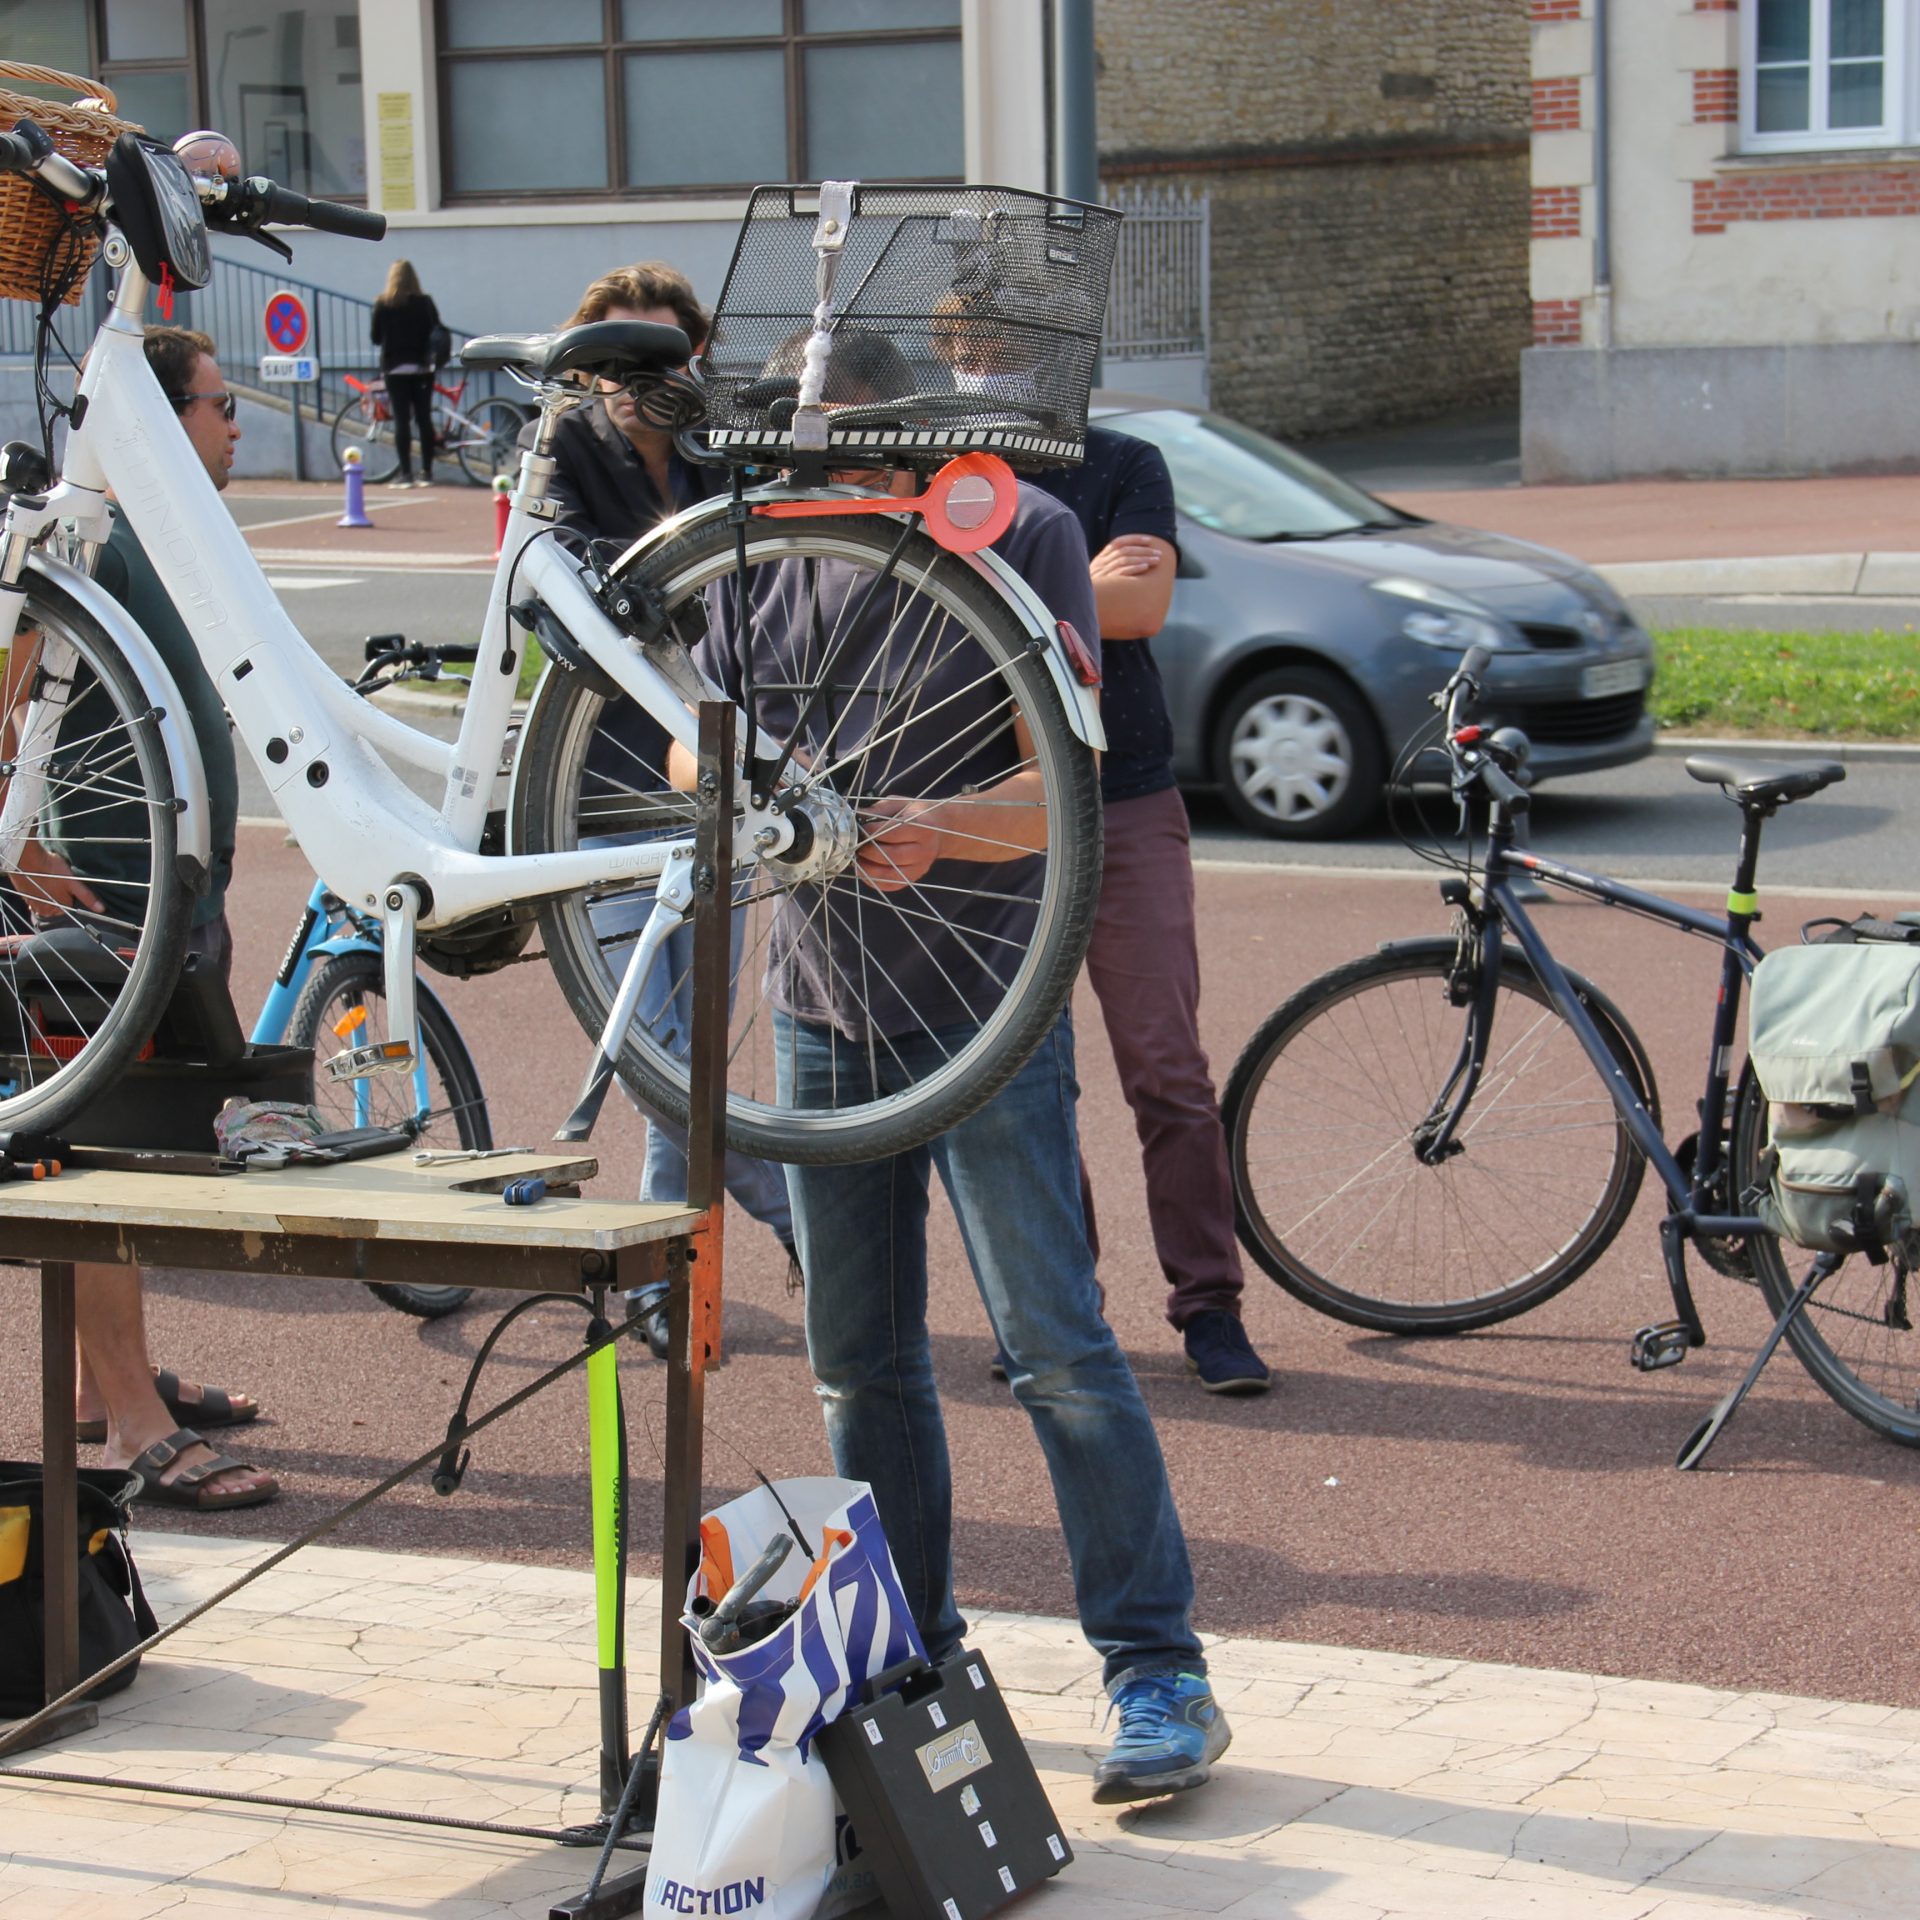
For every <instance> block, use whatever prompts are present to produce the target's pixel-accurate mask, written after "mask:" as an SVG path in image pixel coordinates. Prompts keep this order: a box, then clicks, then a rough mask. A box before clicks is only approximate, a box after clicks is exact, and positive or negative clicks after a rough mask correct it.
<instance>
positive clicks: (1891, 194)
mask: <svg viewBox="0 0 1920 1920" xmlns="http://www.w3.org/2000/svg"><path fill="white" fill-rule="evenodd" d="M1916 213H1920V168H1915V167H1911V166H1906V167H1899V166H1862V167H1836V168H1832V169H1827V168H1807V169H1804V170H1802V169H1795V170H1793V171H1791V172H1788V171H1785V170H1782V169H1778V168H1773V167H1767V168H1756V169H1755V170H1754V171H1753V172H1751V173H1729V174H1722V175H1720V176H1719V177H1717V178H1715V179H1712V180H1696V181H1695V182H1694V183H1693V230H1694V232H1695V233H1724V232H1726V230H1727V228H1728V226H1729V225H1730V224H1731V223H1732V222H1734V221H1736V220H1859V219H1867V218H1872V217H1875V216H1879V217H1888V216H1898V215H1902V214H1916Z"/></svg>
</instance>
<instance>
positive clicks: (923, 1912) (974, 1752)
mask: <svg viewBox="0 0 1920 1920" xmlns="http://www.w3.org/2000/svg"><path fill="white" fill-rule="evenodd" d="M866 1692H867V1694H868V1696H869V1697H868V1698H867V1700H866V1701H865V1703H864V1704H862V1705H859V1706H856V1707H852V1708H850V1709H848V1711H847V1712H846V1713H844V1714H842V1715H841V1716H840V1718H839V1719H837V1720H835V1721H833V1722H832V1723H831V1724H830V1725H829V1726H828V1727H826V1728H825V1729H824V1730H823V1731H822V1733H821V1734H820V1737H819V1746H820V1754H821V1757H822V1758H823V1759H824V1760H825V1761H826V1763H827V1772H828V1774H829V1775H831V1777H832V1779H833V1784H834V1787H835V1789H836V1790H837V1791H838V1793H839V1795H840V1800H841V1804H842V1805H843V1806H844V1807H845V1808H846V1810H847V1816H848V1818H849V1820H850V1821H851V1823H852V1827H853V1831H854V1834H855V1836H856V1837H857V1838H858V1840H859V1843H860V1850H861V1858H862V1863H863V1864H870V1865H871V1866H872V1868H873V1872H874V1877H875V1879H876V1880H877V1881H878V1882H879V1886H880V1891H881V1892H882V1893H883V1894H884V1895H885V1896H886V1902H887V1910H888V1912H889V1913H890V1914H891V1915H892V1920H980V1916H981V1915H983V1914H989V1913H993V1912H995V1911H996V1910H997V1909H999V1908H1001V1907H1004V1906H1005V1905H1006V1904H1007V1902H1008V1901H1009V1900H1012V1899H1014V1898H1016V1897H1017V1896H1018V1895H1020V1894H1023V1893H1026V1892H1029V1891H1030V1890H1031V1889H1032V1888H1034V1887H1037V1886H1038V1885H1039V1884H1040V1883H1041V1881H1043V1880H1047V1879H1050V1878H1051V1877H1052V1876H1053V1875H1054V1874H1056V1873H1058V1872H1059V1871H1060V1869H1061V1868H1062V1867H1064V1866H1065V1865H1066V1864H1067V1862H1068V1861H1069V1860H1071V1859H1072V1858H1073V1850H1072V1849H1071V1848H1070V1847H1069V1846H1068V1845H1067V1841H1066V1836H1065V1834H1064V1833H1062V1832H1061V1830H1060V1823H1059V1821H1058V1820H1057V1819H1055V1818H1054V1813H1053V1808H1052V1807H1051V1806H1050V1805H1049V1804H1048V1802H1047V1796H1046V1790H1045V1789H1044V1788H1043V1787H1042V1786H1041V1784H1040V1777H1039V1775H1038V1774H1036V1773H1035V1772H1034V1770H1033V1762H1032V1761H1031V1760H1029V1759H1028V1758H1027V1750H1026V1748H1025V1747H1024V1746H1023V1745H1022V1744H1021V1742H1020V1735H1019V1733H1018V1731H1017V1730H1016V1729H1015V1727H1014V1724H1013V1716H1012V1715H1011V1714H1009V1713H1008V1711H1007V1707H1006V1702H1005V1701H1004V1700H1002V1699H1001V1698H1000V1689H999V1688H998V1687H997V1686H995V1685H994V1682H993V1675H992V1674H991V1673H990V1672H989V1671H988V1670H987V1663H986V1662H985V1661H984V1660H983V1659H982V1658H981V1657H980V1655H979V1654H977V1653H970V1652H968V1651H967V1649H966V1648H964V1647H962V1648H961V1649H960V1650H959V1652H957V1653H955V1654H953V1655H952V1656H951V1657H950V1658H948V1659H947V1660H944V1661H943V1662H941V1664H940V1665H939V1666H937V1667H933V1666H928V1665H927V1663H926V1662H925V1661H922V1660H916V1661H914V1662H912V1663H911V1664H910V1665H909V1666H906V1667H896V1668H894V1669H892V1670H891V1671H889V1672H887V1673H883V1674H881V1675H880V1676H879V1677H878V1678H877V1679H875V1680H873V1681H872V1682H870V1683H869V1685H868V1687H867V1689H866Z"/></svg>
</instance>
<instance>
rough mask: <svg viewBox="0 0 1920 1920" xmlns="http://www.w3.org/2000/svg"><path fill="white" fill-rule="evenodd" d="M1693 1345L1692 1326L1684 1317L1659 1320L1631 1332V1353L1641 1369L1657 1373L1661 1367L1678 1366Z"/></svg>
mask: <svg viewBox="0 0 1920 1920" xmlns="http://www.w3.org/2000/svg"><path fill="white" fill-rule="evenodd" d="M1692 1345H1693V1329H1692V1328H1691V1327H1689V1326H1688V1325H1687V1323H1686V1322H1685V1321H1684V1320H1662V1321H1661V1322H1660V1323H1659V1324H1658V1325H1657V1326H1651V1327H1642V1328H1641V1329H1640V1331H1639V1332H1638V1333H1636V1334H1635V1335H1634V1336H1633V1347H1632V1349H1631V1357H1632V1360H1633V1364H1634V1366H1635V1367H1636V1368H1638V1370H1639V1371H1640V1372H1642V1373H1658V1372H1659V1371H1660V1369H1661V1368H1662V1367H1677V1366H1678V1365H1679V1364H1680V1362H1681V1361H1682V1360H1684V1359H1685V1358H1686V1357H1687V1352H1688V1349H1689V1348H1690V1347H1691V1346H1692Z"/></svg>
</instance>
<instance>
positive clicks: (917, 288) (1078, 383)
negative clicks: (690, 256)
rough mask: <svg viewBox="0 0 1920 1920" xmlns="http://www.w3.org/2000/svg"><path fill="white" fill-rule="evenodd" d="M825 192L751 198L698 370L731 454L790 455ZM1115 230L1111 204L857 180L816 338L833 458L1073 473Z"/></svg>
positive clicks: (767, 190)
mask: <svg viewBox="0 0 1920 1920" xmlns="http://www.w3.org/2000/svg"><path fill="white" fill-rule="evenodd" d="M821 195H822V189H821V188H819V187H805V186H785V187H759V188H756V189H755V190H754V193H753V197H752V199H751V200H750V201H749V202H748V205H747V215H746V218H745V220H744V221H742V223H741V227H740V237H739V239H738V240H737V241H736V242H735V245H734V250H733V260H732V263H731V264H730V265H729V267H728V269H727V279H726V285H725V286H724V287H723V288H722V289H721V293H720V301H719V305H718V307H717V308H716V309H715V313H714V325H713V332H712V336H711V338H710V339H709V341H708V344H707V347H706V349H705V351H704V353H703V354H702V356H701V362H700V368H701V373H702V376H703V378H704V380H705V383H706V388H707V426H708V429H709V433H708V444H709V445H710V446H711V447H712V448H713V450H714V452H716V453H718V454H722V455H725V456H726V457H728V458H730V459H739V460H748V461H758V462H764V463H772V462H776V461H777V462H780V463H783V464H784V463H786V462H787V461H788V460H790V459H791V457H792V455H793V450H794V417H795V413H796V411H797V407H798V401H799V394H800V382H801V377H802V373H803V368H804V362H805V360H806V357H807V345H808V341H809V338H810V336H811V335H812V334H813V333H814V331H815V324H816V316H815V309H816V305H818V304H819V290H818V280H817V269H818V260H819V256H818V254H817V253H816V252H815V249H814V244H813V243H814V235H815V229H816V226H817V224H818V223H819V220H820V212H821ZM1119 227H1120V214H1119V212H1118V211H1117V210H1116V209H1114V208H1111V207H1098V206H1090V205H1087V204H1086V203H1084V202H1082V201H1078V200H1063V199H1060V198H1058V197H1057V196H1054V195H1051V194H1044V193H1031V192H1028V191H1026V190H1025V189H1023V188H1019V187H978V186H954V187H928V186H912V187H908V186H885V185H881V186H873V185H866V184H860V185H857V186H855V187H854V188H853V190H852V201H851V217H850V218H849V219H848V220H847V222H846V224H845V228H844V233H843V236H842V238H841V241H840V245H839V248H838V252H837V259H836V261H835V265H834V270H833V274H834V277H833V284H832V287H831V289H830V291H829V293H828V295H827V298H826V301H825V308H826V313H825V318H824V325H823V327H822V329H821V330H822V332H823V333H824V335H825V338H826V343H827V348H828V351H827V364H826V377H825V383H824V386H823V389H822V392H821V396H820V398H821V404H822V407H823V409H824V412H825V416H826V425H827V432H826V439H827V447H826V449H825V453H826V456H827V460H828V464H829V465H835V466H837V465H844V464H846V463H847V461H848V459H849V458H853V459H860V460H867V461H869V462H873V461H879V462H885V463H886V464H890V465H894V466H906V467H914V468H921V469H924V468H929V467H934V466H938V465H939V464H940V463H941V462H942V461H944V460H946V459H947V458H949V457H950V456H951V455H953V454H956V453H965V452H970V451H975V450H978V451H983V452H989V453H997V454H999V455H1000V456H1001V457H1002V458H1003V459H1005V460H1007V461H1008V462H1009V463H1011V464H1012V465H1014V466H1016V467H1024V468H1035V467H1046V466H1061V465H1072V464H1074V463H1076V462H1077V461H1078V460H1079V459H1080V458H1081V455H1082V453H1083V451H1084V448H1085V444H1086V430H1087V395H1088V392H1089V389H1090V388H1091V386H1092V384H1093V369H1094V362H1095V359H1096V356H1097V355H1098V352H1099V347H1100V329H1101V324H1102V321H1103V319H1104V317H1105V314H1106V305H1107V286H1108V282H1109V280H1110V278H1111V276H1112V271H1113V254H1114V246H1115V243H1116V240H1117V238H1118V234H1119ZM808 437H809V436H806V435H805V434H804V432H803V444H804V443H805V440H806V438H808ZM815 450H816V451H819V449H818V448H817V446H816V448H815Z"/></svg>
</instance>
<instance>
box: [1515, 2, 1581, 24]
mask: <svg viewBox="0 0 1920 1920" xmlns="http://www.w3.org/2000/svg"><path fill="white" fill-rule="evenodd" d="M1582 4H1583V0H1529V3H1528V7H1527V18H1528V19H1529V20H1536V21H1548V20H1578V19H1579V18H1580V8H1581V6H1582Z"/></svg>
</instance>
